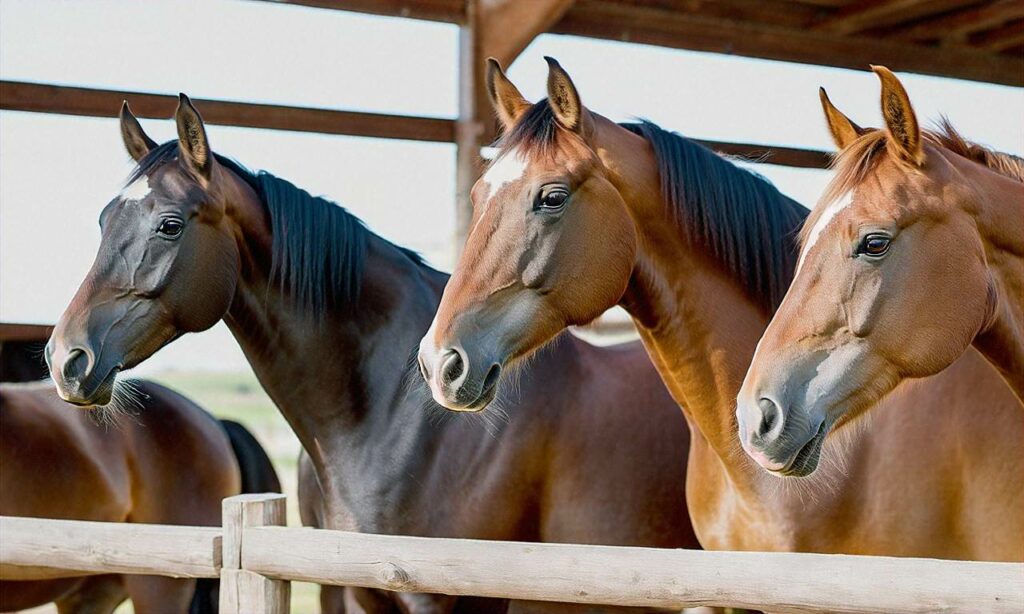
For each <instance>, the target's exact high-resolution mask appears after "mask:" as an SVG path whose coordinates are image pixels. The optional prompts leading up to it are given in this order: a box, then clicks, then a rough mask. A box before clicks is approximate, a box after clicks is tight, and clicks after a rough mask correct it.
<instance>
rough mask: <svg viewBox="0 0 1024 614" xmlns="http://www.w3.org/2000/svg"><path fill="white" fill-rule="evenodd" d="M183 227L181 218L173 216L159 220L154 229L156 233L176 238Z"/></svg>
mask: <svg viewBox="0 0 1024 614" xmlns="http://www.w3.org/2000/svg"><path fill="white" fill-rule="evenodd" d="M184 229H185V224H183V223H182V221H181V220H176V219H174V218H167V219H164V220H161V222H160V225H159V226H157V227H156V231H157V232H158V233H160V234H162V235H163V236H165V237H168V238H170V239H174V238H177V237H178V235H180V234H181V231H182V230H184Z"/></svg>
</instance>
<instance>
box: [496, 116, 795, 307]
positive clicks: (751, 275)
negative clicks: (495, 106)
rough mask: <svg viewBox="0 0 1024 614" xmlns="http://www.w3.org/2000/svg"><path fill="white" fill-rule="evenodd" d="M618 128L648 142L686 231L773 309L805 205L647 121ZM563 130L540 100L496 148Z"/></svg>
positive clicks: (538, 140) (543, 145)
mask: <svg viewBox="0 0 1024 614" xmlns="http://www.w3.org/2000/svg"><path fill="white" fill-rule="evenodd" d="M620 125H621V126H622V127H623V128H625V129H626V130H629V131H630V132H632V133H634V134H637V135H639V136H641V137H643V138H644V139H646V140H647V141H648V142H650V143H651V145H652V146H653V147H654V154H655V157H656V158H657V160H658V172H659V174H660V176H661V189H662V194H663V195H664V197H665V200H666V202H667V203H668V205H669V207H671V208H672V213H673V215H674V216H675V218H676V221H677V222H678V223H679V226H680V229H681V230H682V232H683V234H684V236H686V238H687V239H688V240H690V241H695V242H698V243H699V244H700V245H703V246H705V247H706V248H708V249H710V250H711V254H712V255H713V256H714V257H715V258H716V259H717V260H718V261H719V262H720V263H721V264H722V266H723V267H724V268H725V270H726V271H728V272H729V273H730V274H732V275H733V276H734V277H735V278H736V279H737V280H739V281H740V283H741V284H742V285H743V287H744V289H745V290H746V291H747V294H748V295H749V296H750V297H751V298H752V299H754V300H755V301H757V302H758V303H760V304H761V305H763V306H764V307H765V309H767V310H768V312H769V313H772V312H774V311H775V308H776V307H778V305H779V303H780V302H781V301H782V297H783V296H784V295H785V294H786V289H787V288H789V283H790V281H792V278H793V271H794V269H795V267H796V260H797V254H798V250H797V242H796V238H797V231H798V230H799V229H800V226H801V224H802V223H803V221H804V218H806V217H807V213H808V211H807V209H806V208H804V207H803V206H801V205H800V204H799V203H797V202H796V201H794V200H792V199H790V198H788V197H786V196H785V195H783V194H782V193H781V192H779V191H778V189H776V188H775V186H773V185H772V184H771V183H769V182H768V181H767V180H766V179H764V178H763V177H761V176H759V175H757V174H755V173H752V172H750V171H747V170H745V169H742V168H739V167H737V166H736V165H735V164H733V163H731V162H729V161H728V160H726V159H725V158H723V157H721V156H719V155H718V154H716V153H714V152H713V151H711V150H709V149H707V148H706V147H704V146H703V145H700V144H698V143H695V142H693V141H691V140H689V139H687V138H684V137H682V136H680V135H679V134H676V133H674V132H669V131H667V130H664V129H662V128H660V127H658V126H657V125H655V124H653V123H651V122H647V121H641V122H639V123H630V124H620ZM565 134H568V131H566V130H565V129H564V128H562V127H561V126H560V125H559V124H558V120H557V119H556V118H555V114H554V112H553V111H552V110H551V106H550V105H549V104H548V102H547V100H541V101H540V102H538V103H536V104H534V105H533V106H531V107H530V108H529V109H527V111H526V112H525V113H524V114H523V116H522V117H521V118H520V119H519V121H518V122H516V125H515V126H513V127H512V129H511V130H509V131H508V132H507V133H506V134H505V135H503V136H502V137H501V138H500V139H499V140H498V141H497V143H496V145H497V146H498V147H500V148H502V149H511V148H517V147H523V148H529V149H533V150H539V151H541V152H543V151H545V150H549V149H551V148H553V147H555V145H556V143H557V142H558V139H559V138H561V137H562V136H563V135H565Z"/></svg>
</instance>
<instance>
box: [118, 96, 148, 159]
mask: <svg viewBox="0 0 1024 614" xmlns="http://www.w3.org/2000/svg"><path fill="white" fill-rule="evenodd" d="M121 140H123V141H124V148H125V149H127V150H128V155H129V156H131V157H132V159H133V160H135V161H136V162H138V161H139V160H142V159H143V158H145V157H146V154H148V153H149V152H150V151H152V150H154V149H156V141H154V140H153V139H151V138H149V136H148V135H147V134H146V132H145V131H144V130H143V129H142V124H140V123H139V120H137V119H135V116H134V115H132V110H131V109H130V108H128V101H127V100H125V101H124V102H122V103H121Z"/></svg>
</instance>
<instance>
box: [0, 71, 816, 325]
mask: <svg viewBox="0 0 1024 614" xmlns="http://www.w3.org/2000/svg"><path fill="white" fill-rule="evenodd" d="M122 100H128V101H129V102H130V103H131V104H132V110H134V111H135V112H136V114H137V115H139V116H142V117H152V118H161V119H162V118H166V117H168V116H170V114H171V113H173V111H174V105H175V104H177V97H175V96H161V95H155V94H142V93H138V92H121V91H111V90H93V89H87V88H80V87H69V86H62V85H44V84H39V83H24V82H20V81H0V109H3V110H9V111H31V112H36V113H57V114H64V115H83V116H90V117H116V116H117V111H118V110H119V109H120V107H121V101H122ZM193 102H195V103H196V104H197V106H198V107H199V110H200V112H202V114H203V117H204V118H207V117H209V118H210V119H208V120H207V121H209V122H210V123H213V124H217V123H219V124H223V125H229V126H242V127H246V128H265V129H277V130H293V131H298V132H314V133H326V134H351V135H356V136H365V137H375V138H402V139H408V140H415V141H436V142H445V143H451V142H455V139H456V129H455V124H456V122H455V121H453V120H450V119H441V118H429V117H407V116H401V115H376V114H373V113H351V112H348V111H328V110H324V109H306V108H302V107H274V106H271V105H258V104H249V103H244V102H225V101H214V100H198V99H194V100H193ZM250 107H252V108H250ZM267 107H271V109H272V110H273V112H271V113H264V111H265V110H266V109H267ZM211 108H212V109H216V110H217V112H216V113H212V112H210V109H211ZM111 109H113V110H111ZM279 109H286V110H289V112H291V113H293V114H294V115H293V116H292V117H291V118H290V119H289V121H288V125H287V127H282V122H281V118H280V117H279V116H278V113H279V112H280V111H279ZM488 109H489V107H488ZM234 111H240V112H239V113H238V114H237V115H234V114H231V113H233V112H234ZM488 112H489V110H488ZM321 114H327V117H326V119H327V120H329V119H330V118H332V117H336V118H337V119H336V120H335V122H334V123H330V122H325V118H324V117H322V116H321ZM363 116H369V120H367V121H366V122H365V123H359V122H361V121H363V120H361V119H359V118H361V117H363ZM309 118H312V119H313V121H309ZM354 118H355V119H354ZM215 119H216V121H215ZM325 123H326V124H327V125H325ZM424 128H425V129H424ZM694 140H696V141H697V142H699V143H703V144H704V145H705V146H707V147H709V148H711V149H714V150H716V151H719V152H721V153H724V154H728V155H733V156H741V157H744V158H747V159H749V160H750V161H752V162H766V163H768V164H779V165H782V166H795V167H799V168H825V167H827V166H828V161H829V154H828V153H827V152H824V151H818V150H813V149H800V148H796V147H775V146H772V145H761V144H755V143H730V142H725V141H712V140H702V139H694ZM473 181H476V176H475V175H474V176H473ZM470 185H472V184H470ZM52 329H53V327H50V326H42V325H37V324H12V323H8V324H0V340H2V339H6V337H5V336H4V335H8V334H10V335H22V334H24V335H27V336H25V337H16V338H17V339H19V340H36V339H42V340H45V339H47V338H49V335H50V332H51V331H52ZM14 339H15V338H14V337H12V338H11V340H14Z"/></svg>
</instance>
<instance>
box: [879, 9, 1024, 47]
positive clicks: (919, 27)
mask: <svg viewBox="0 0 1024 614" xmlns="http://www.w3.org/2000/svg"><path fill="white" fill-rule="evenodd" d="M1020 18H1024V2H1021V0H998V1H997V2H992V3H986V4H982V5H980V6H975V7H972V8H969V9H965V10H962V11H957V12H955V13H949V14H946V15H942V16H940V17H934V18H932V19H925V20H924V21H919V22H916V23H913V24H911V25H908V26H905V27H902V28H900V29H896V30H892V31H890V32H887V33H886V37H890V38H896V39H900V40H906V41H925V40H950V39H955V38H959V37H963V36H964V35H967V34H972V33H974V32H977V31H979V30H986V29H988V28H992V27H995V26H998V25H1000V24H1002V23H1005V22H1007V21H1011V20H1014V19H1020Z"/></svg>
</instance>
